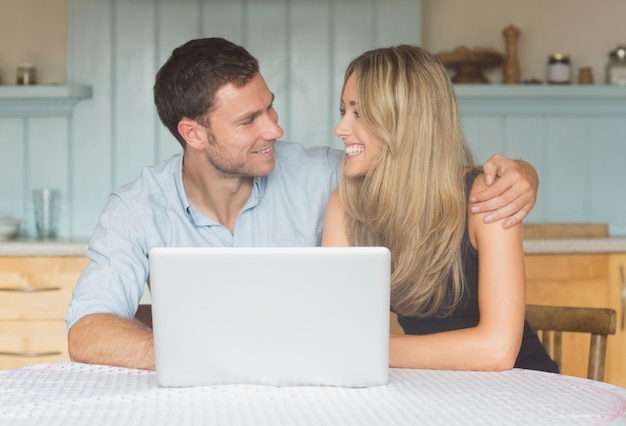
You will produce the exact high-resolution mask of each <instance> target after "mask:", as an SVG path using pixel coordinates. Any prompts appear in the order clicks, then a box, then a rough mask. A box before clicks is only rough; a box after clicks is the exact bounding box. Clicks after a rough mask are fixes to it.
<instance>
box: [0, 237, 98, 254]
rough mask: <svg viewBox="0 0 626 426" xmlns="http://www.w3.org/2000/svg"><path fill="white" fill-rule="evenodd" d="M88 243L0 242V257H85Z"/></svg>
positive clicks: (71, 241)
mask: <svg viewBox="0 0 626 426" xmlns="http://www.w3.org/2000/svg"><path fill="white" fill-rule="evenodd" d="M88 245H89V241H88V240H87V239H84V240H49V241H40V240H26V239H17V240H7V241H0V256H85V255H86V254H87V246H88Z"/></svg>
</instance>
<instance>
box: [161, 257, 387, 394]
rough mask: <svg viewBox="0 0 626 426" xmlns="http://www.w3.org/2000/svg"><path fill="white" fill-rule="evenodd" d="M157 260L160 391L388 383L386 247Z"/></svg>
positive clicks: (356, 385)
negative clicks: (221, 387) (179, 388)
mask: <svg viewBox="0 0 626 426" xmlns="http://www.w3.org/2000/svg"><path fill="white" fill-rule="evenodd" d="M149 261H150V292H151V298H152V320H153V331H154V350H155V364H156V376H157V382H158V384H159V385H160V386H168V387H186V386H204V385H223V384H261V385H272V386H341V387H368V386H378V385H384V384H386V383H387V381H388V366H389V360H388V357H389V295H390V253H389V250H387V249H386V248H384V247H264V248H261V247H227V248H225V247H222V248H218V247H195V248H189V247H159V248H153V249H152V250H150V256H149Z"/></svg>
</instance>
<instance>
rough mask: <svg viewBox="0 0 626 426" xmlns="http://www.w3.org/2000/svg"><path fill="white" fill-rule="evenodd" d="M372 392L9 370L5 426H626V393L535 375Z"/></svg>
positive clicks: (117, 371)
mask: <svg viewBox="0 0 626 426" xmlns="http://www.w3.org/2000/svg"><path fill="white" fill-rule="evenodd" d="M389 378H390V381H389V384H388V385H387V386H379V387H372V388H364V389H349V388H332V387H281V388H279V387H271V386H259V385H227V386H206V387H193V388H162V387H159V386H157V382H156V376H155V374H154V373H153V372H148V371H141V370H129V369H123V368H116V367H105V366H94V365H85V364H79V363H69V362H62V363H57V364H39V365H33V366H30V367H26V368H22V369H18V370H8V371H0V424H1V425H13V424H15V425H63V426H69V425H116V426H117V425H144V424H145V425H187V424H201V425H209V424H210V425H226V424H234V425H272V426H274V425H359V426H362V425H394V426H398V425H421V424H424V425H432V424H442V425H454V424H459V425H460V424H463V425H466V424H481V425H489V424H493V425H503V424H506V425H513V424H520V425H558V424H563V425H598V424H626V389H623V388H620V387H617V386H612V385H608V384H605V383H601V382H594V381H591V380H585V379H578V378H573V377H568V376H560V375H556V374H549V373H540V372H535V371H528V370H512V371H507V372H502V373H481V372H465V371H434V370H404V369H391V370H390V376H389Z"/></svg>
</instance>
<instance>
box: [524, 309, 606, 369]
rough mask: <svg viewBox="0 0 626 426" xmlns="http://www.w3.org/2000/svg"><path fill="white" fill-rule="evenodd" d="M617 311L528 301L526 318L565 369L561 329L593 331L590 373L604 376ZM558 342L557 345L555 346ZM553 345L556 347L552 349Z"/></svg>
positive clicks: (590, 348) (583, 331)
mask: <svg viewBox="0 0 626 426" xmlns="http://www.w3.org/2000/svg"><path fill="white" fill-rule="evenodd" d="M616 317H617V314H616V312H615V310H613V309H605V308H586V307H565V306H543V305H526V319H527V320H528V322H529V323H530V326H531V328H532V329H533V330H534V331H535V332H537V334H538V335H539V338H540V340H541V342H542V343H543V345H544V346H545V348H546V350H547V351H548V353H551V354H552V356H553V359H554V361H555V362H556V363H557V365H558V366H559V370H560V369H561V353H562V348H561V333H562V332H564V331H565V332H577V333H590V334H591V343H590V346H589V364H588V367H587V377H588V378H589V379H592V380H599V381H602V380H604V363H605V359H606V341H607V335H609V334H615V328H616ZM552 346H554V348H552ZM552 349H553V350H552Z"/></svg>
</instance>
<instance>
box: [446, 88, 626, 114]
mask: <svg viewBox="0 0 626 426" xmlns="http://www.w3.org/2000/svg"><path fill="white" fill-rule="evenodd" d="M454 90H455V92H456V95H457V98H458V102H459V106H460V108H461V109H462V110H463V111H466V112H471V113H494V112H498V113H501V114H509V113H515V114H531V115H536V114H557V115H558V114H577V113H584V114H592V115H595V114H597V115H600V114H603V115H618V114H619V115H622V114H626V87H620V86H611V85H606V84H594V85H578V84H569V85H548V84H538V85H524V84H455V85H454Z"/></svg>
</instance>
